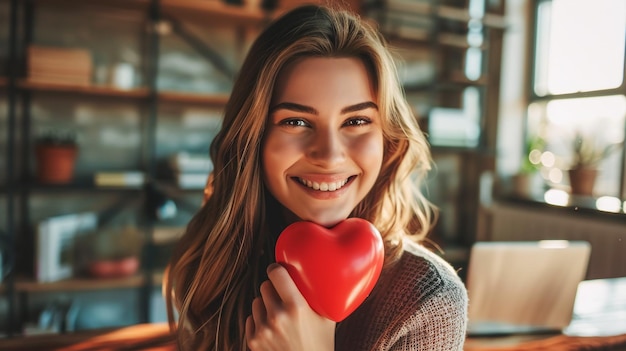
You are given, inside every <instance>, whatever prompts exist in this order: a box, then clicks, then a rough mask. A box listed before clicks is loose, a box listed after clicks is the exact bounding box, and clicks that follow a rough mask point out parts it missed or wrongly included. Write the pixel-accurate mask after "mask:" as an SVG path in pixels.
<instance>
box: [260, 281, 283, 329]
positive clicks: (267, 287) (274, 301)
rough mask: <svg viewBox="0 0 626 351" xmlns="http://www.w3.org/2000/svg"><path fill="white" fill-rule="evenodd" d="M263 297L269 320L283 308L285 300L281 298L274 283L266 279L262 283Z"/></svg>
mask: <svg viewBox="0 0 626 351" xmlns="http://www.w3.org/2000/svg"><path fill="white" fill-rule="evenodd" d="M260 290H261V297H262V298H263V303H264V304H265V311H266V314H267V318H268V320H269V319H271V318H272V317H273V316H275V315H276V313H277V312H278V311H279V310H282V307H283V306H282V305H283V302H282V300H281V299H280V296H279V295H278V293H277V292H276V289H274V285H273V284H272V282H271V281H269V280H266V281H264V282H263V283H262V284H261V289H260Z"/></svg>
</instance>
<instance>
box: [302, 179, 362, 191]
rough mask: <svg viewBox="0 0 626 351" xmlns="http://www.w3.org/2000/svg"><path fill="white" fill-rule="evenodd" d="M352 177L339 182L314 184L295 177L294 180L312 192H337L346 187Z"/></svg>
mask: <svg viewBox="0 0 626 351" xmlns="http://www.w3.org/2000/svg"><path fill="white" fill-rule="evenodd" d="M352 178H353V177H349V178H346V179H344V180H340V181H336V182H328V183H327V182H314V181H311V180H308V179H304V178H300V177H297V178H296V179H297V180H298V182H300V184H302V185H304V186H306V187H308V188H311V189H313V190H318V191H337V190H339V189H341V188H343V186H344V185H346V184H347V183H348V182H349V181H350V180H352Z"/></svg>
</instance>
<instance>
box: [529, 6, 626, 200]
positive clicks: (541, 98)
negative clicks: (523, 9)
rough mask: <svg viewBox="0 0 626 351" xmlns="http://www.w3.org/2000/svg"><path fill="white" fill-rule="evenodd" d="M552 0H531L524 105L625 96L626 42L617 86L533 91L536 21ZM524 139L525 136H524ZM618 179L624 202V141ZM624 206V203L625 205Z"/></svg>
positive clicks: (625, 133)
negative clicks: (578, 90) (558, 92)
mask: <svg viewBox="0 0 626 351" xmlns="http://www.w3.org/2000/svg"><path fill="white" fill-rule="evenodd" d="M552 1H553V0H533V1H532V5H531V6H532V9H531V23H530V25H529V26H528V28H529V30H530V32H531V33H530V36H529V38H530V40H529V42H530V43H529V50H528V55H529V56H528V58H527V60H526V62H528V66H529V67H528V72H529V74H528V81H527V84H526V89H527V101H526V106H527V107H528V106H530V105H531V104H533V103H541V102H543V103H547V102H549V101H554V100H565V99H574V98H588V97H601V96H611V95H622V96H624V97H625V98H626V43H625V45H624V62H623V64H624V69H623V71H622V84H621V85H620V86H619V87H616V88H611V89H600V90H592V91H584V92H572V93H563V94H550V93H548V94H546V95H538V94H537V93H536V92H535V83H536V79H535V77H536V73H537V72H536V68H537V62H536V57H537V40H538V23H539V7H540V6H541V5H542V4H544V3H549V2H552ZM590 5H591V6H593V3H592V2H590ZM625 40H626V39H625ZM523 128H524V135H525V136H526V135H527V134H528V116H525V122H524V127H523ZM624 135H625V136H626V119H625V121H624ZM524 140H525V138H524ZM619 169H620V173H621V174H620V175H619V179H620V180H621V181H620V184H619V196H620V198H621V200H622V201H623V202H624V203H626V142H625V143H623V144H622V158H621V167H619ZM625 206H626V205H625ZM625 210H626V209H625Z"/></svg>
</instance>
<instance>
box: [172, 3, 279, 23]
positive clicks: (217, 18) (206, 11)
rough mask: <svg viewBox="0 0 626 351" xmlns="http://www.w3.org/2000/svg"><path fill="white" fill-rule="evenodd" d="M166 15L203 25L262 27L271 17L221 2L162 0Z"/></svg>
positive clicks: (263, 12) (260, 11)
mask: <svg viewBox="0 0 626 351" xmlns="http://www.w3.org/2000/svg"><path fill="white" fill-rule="evenodd" d="M161 7H162V9H163V13H164V14H165V15H167V14H172V15H175V16H180V17H185V19H197V20H198V21H202V23H203V24H207V23H211V24H218V23H226V24H230V25H240V26H241V25H243V26H252V27H253V26H260V25H263V24H265V23H267V22H268V21H269V20H270V16H269V15H268V14H267V13H266V12H265V11H263V10H261V9H251V8H248V7H245V6H235V5H228V4H225V3H223V2H220V1H206V0H205V1H201V0H161Z"/></svg>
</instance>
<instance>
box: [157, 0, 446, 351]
mask: <svg viewBox="0 0 626 351" xmlns="http://www.w3.org/2000/svg"><path fill="white" fill-rule="evenodd" d="M311 56H314V57H357V58H359V59H361V60H363V62H364V63H365V64H366V66H367V67H368V68H369V70H370V74H371V77H372V79H373V83H374V86H375V90H376V92H377V94H378V96H377V97H378V106H379V111H380V114H381V116H382V118H383V135H384V150H385V153H384V160H383V165H382V169H381V173H380V176H379V177H378V179H377V181H376V183H375V184H374V187H373V188H372V189H371V191H370V192H369V193H368V195H367V196H366V197H365V198H364V199H363V201H361V203H359V204H358V205H357V207H356V208H355V209H354V210H353V211H352V213H351V217H360V218H364V219H367V220H369V221H370V222H372V223H373V224H374V225H375V226H376V227H377V228H378V229H379V231H380V232H381V235H382V237H383V240H384V241H385V246H386V247H385V249H386V264H390V263H392V262H393V261H394V260H395V259H396V258H397V257H398V255H399V253H400V251H401V249H402V247H401V240H400V239H401V238H402V237H403V236H405V235H412V236H413V237H415V238H417V239H420V238H423V237H424V236H425V235H426V233H427V232H428V231H429V230H430V228H431V225H432V223H433V221H434V220H433V219H434V215H433V214H434V211H433V207H432V205H431V204H430V203H429V202H428V201H427V200H426V199H425V198H424V196H423V195H422V194H421V192H420V191H419V186H420V183H421V181H422V180H423V178H424V177H425V176H426V173H427V172H428V170H429V169H430V167H431V156H430V152H429V147H428V144H427V142H426V140H425V138H424V135H423V134H422V132H421V131H420V129H419V126H418V124H417V121H416V118H415V116H414V115H413V114H412V112H411V109H410V108H409V106H408V104H407V102H406V100H405V97H404V94H403V91H402V89H401V86H400V85H399V83H398V77H397V71H396V67H395V64H394V60H393V58H392V56H391V53H390V51H389V50H388V48H387V45H386V43H385V41H384V40H383V38H382V37H381V35H380V34H379V33H378V32H377V31H376V29H375V28H373V27H372V26H371V25H369V24H368V23H366V22H364V21H361V19H360V18H358V17H357V16H356V15H353V14H351V13H349V12H347V11H344V10H339V9H332V8H329V7H323V6H313V5H310V6H303V7H300V8H297V9H294V10H292V11H290V12H288V13H287V14H285V15H284V16H282V17H281V18H280V19H278V20H277V21H276V22H274V23H273V24H271V25H270V26H269V27H268V28H266V30H265V31H264V32H263V33H261V34H260V36H259V37H258V38H257V39H256V41H255V42H254V44H253V45H252V47H251V48H250V51H249V53H248V55H247V57H246V60H245V61H244V63H243V65H242V68H241V71H240V73H239V76H238V79H237V80H236V82H235V85H234V88H233V91H232V93H231V96H230V99H229V101H228V103H227V105H226V108H225V115H224V121H223V125H222V129H221V130H220V132H219V133H218V134H217V136H216V137H215V139H214V140H213V142H212V144H211V149H210V155H211V159H212V161H213V164H214V169H215V171H214V173H213V175H212V176H213V181H212V187H213V193H212V194H211V196H210V197H209V198H208V200H207V202H206V203H205V205H204V206H203V207H202V208H201V209H200V211H199V212H198V213H197V214H196V215H195V216H194V217H193V219H192V220H191V221H190V223H189V224H188V226H187V229H186V232H185V235H184V236H183V238H182V239H181V240H180V243H179V245H178V247H177V249H176V250H175V252H174V254H173V256H172V258H171V261H170V265H169V269H168V272H167V274H166V282H165V284H166V285H165V292H166V300H167V305H168V316H169V318H170V323H171V325H172V327H173V328H177V329H178V332H179V346H180V347H181V349H193V350H198V349H203V350H246V343H245V339H244V331H245V319H246V317H247V316H248V315H249V314H250V307H251V303H252V300H253V298H254V296H255V295H256V294H257V290H258V287H259V285H260V283H261V282H262V281H263V280H265V279H267V278H266V276H265V269H266V267H267V265H268V264H269V263H271V262H272V261H273V260H274V255H273V248H274V243H275V239H276V237H277V235H278V234H279V232H280V230H281V229H282V225H283V223H282V221H281V217H280V212H279V204H278V202H277V201H276V200H275V199H274V198H273V197H272V195H271V194H270V193H269V192H268V191H267V189H266V188H265V186H264V184H263V180H262V179H263V177H262V173H261V172H262V171H261V169H262V168H261V152H262V147H263V136H264V131H265V128H266V124H267V118H268V110H269V107H270V106H269V104H270V101H271V98H272V93H273V89H274V83H275V82H276V79H277V76H278V74H279V72H280V71H281V69H282V68H283V67H285V66H286V65H287V64H289V63H290V62H293V60H296V59H299V58H302V57H311ZM175 312H178V313H179V318H178V325H177V326H176V323H175V321H174V313H175Z"/></svg>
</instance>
